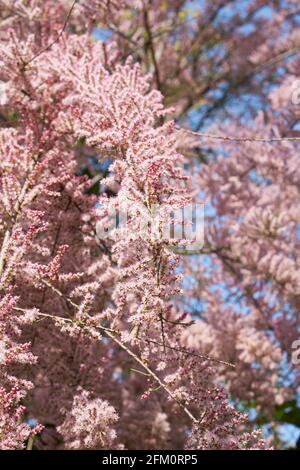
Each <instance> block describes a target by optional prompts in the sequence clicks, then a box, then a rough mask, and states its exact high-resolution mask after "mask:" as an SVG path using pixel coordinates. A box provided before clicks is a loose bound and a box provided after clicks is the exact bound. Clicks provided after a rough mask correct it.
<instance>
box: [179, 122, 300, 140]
mask: <svg viewBox="0 0 300 470" xmlns="http://www.w3.org/2000/svg"><path fill="white" fill-rule="evenodd" d="M175 128H176V129H177V130H178V131H184V132H186V133H187V134H190V135H194V136H196V137H200V138H205V139H214V140H223V141H230V142H263V143H272V142H299V141H300V137H270V138H267V137H265V138H263V137H262V138H260V137H258V138H256V137H232V136H226V135H216V134H209V133H206V132H195V131H192V130H190V129H184V128H182V127H179V126H175Z"/></svg>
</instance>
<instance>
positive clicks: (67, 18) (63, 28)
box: [24, 0, 77, 67]
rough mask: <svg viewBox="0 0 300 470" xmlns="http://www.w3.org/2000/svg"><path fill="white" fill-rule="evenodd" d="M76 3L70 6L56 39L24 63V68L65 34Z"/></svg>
mask: <svg viewBox="0 0 300 470" xmlns="http://www.w3.org/2000/svg"><path fill="white" fill-rule="evenodd" d="M76 3H77V0H74V1H73V3H72V6H71V8H70V10H69V12H68V14H67V16H66V19H65V22H64V24H63V27H62V29H61V30H60V32H59V33H58V35H57V36H56V38H55V39H54V40H53V41H52V42H51V43H50V44H48V46H46V47H44V49H41V50H40V51H39V52H37V53H36V54H35V55H34V56H33V57H31V59H29V60H28V61H27V62H25V63H24V67H27V65H29V64H30V63H31V62H33V61H34V60H35V59H36V58H37V57H39V56H40V55H42V54H43V53H44V52H47V51H48V50H49V49H51V47H52V46H54V44H56V43H57V42H58V41H59V40H60V38H61V37H62V35H63V33H64V32H65V29H66V27H67V24H68V22H69V19H70V17H71V14H72V11H73V9H74V7H75V4H76Z"/></svg>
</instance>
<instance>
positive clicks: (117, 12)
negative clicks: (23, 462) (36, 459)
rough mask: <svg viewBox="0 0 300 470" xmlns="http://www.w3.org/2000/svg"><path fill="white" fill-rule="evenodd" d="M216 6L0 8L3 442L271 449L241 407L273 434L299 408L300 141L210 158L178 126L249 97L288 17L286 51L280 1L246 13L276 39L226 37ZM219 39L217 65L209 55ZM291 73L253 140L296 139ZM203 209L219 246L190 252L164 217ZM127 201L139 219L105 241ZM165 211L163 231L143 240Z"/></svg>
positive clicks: (235, 129) (219, 152) (10, 445)
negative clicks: (281, 411) (193, 206)
mask: <svg viewBox="0 0 300 470" xmlns="http://www.w3.org/2000/svg"><path fill="white" fill-rule="evenodd" d="M207 3H209V4H210V5H208V4H207V5H205V7H204V8H205V10H204V13H201V14H200V13H199V12H198V13H199V14H195V15H194V16H193V15H191V16H189V13H188V11H186V10H185V2H184V1H180V0H178V1H174V2H173V1H172V2H163V1H162V0H155V1H153V2H150V1H146V0H145V1H133V2H130V1H128V0H126V1H122V2H121V1H120V2H119V1H118V2H114V1H96V0H95V1H89V2H86V1H77V2H72V1H67V0H65V1H63V0H61V1H54V0H47V1H45V0H44V1H40V0H18V1H12V0H0V122H1V128H0V296H1V300H0V379H1V381H0V448H1V449H22V448H26V447H27V448H31V447H32V446H34V448H37V449H136V448H143V449H165V448H166V449H170V448H171V449H181V448H186V449H249V448H251V449H263V448H266V447H268V444H266V442H265V441H264V440H263V439H262V437H261V432H260V431H259V430H257V427H256V423H255V422H254V423H250V422H249V420H248V418H247V415H246V411H247V410H248V409H249V407H251V404H253V405H252V406H253V407H255V408H256V410H257V413H262V414H263V415H264V417H266V419H268V420H269V422H270V421H272V419H273V418H272V416H273V412H274V407H275V406H276V405H278V404H282V403H284V402H285V401H286V400H292V399H293V398H294V397H295V393H296V391H297V386H298V384H299V382H298V381H299V375H298V374H297V371H296V370H293V371H292V374H293V383H291V381H290V380H289V383H288V384H287V382H288V381H287V378H286V377H285V376H284V373H285V370H286V368H285V367H284V365H285V363H287V362H289V361H290V359H291V352H292V350H291V347H292V342H293V341H294V340H295V339H297V338H298V331H297V329H298V324H299V319H298V316H297V311H298V306H299V279H300V275H299V256H298V255H297V251H298V245H299V240H298V237H297V227H298V223H299V222H298V220H299V207H298V203H297V197H298V192H299V176H298V157H297V153H296V144H294V143H290V142H289V143H286V142H285V143H280V144H279V145H278V146H277V147H276V150H274V147H273V146H272V145H271V144H264V145H262V144H260V143H249V144H244V143H239V144H236V143H231V142H229V143H226V145H225V144H224V145H223V144H222V148H218V146H217V145H216V142H214V141H209V140H208V141H207V142H206V143H205V148H204V146H203V150H202V148H201V149H199V140H198V139H197V137H195V136H188V135H187V134H186V133H185V132H183V131H180V132H178V125H177V123H176V125H175V123H174V122H173V121H171V120H170V116H171V115H172V113H173V116H175V117H176V119H177V121H178V122H180V123H185V124H186V122H185V120H186V116H187V114H186V113H187V112H188V111H191V110H192V108H196V107H197V106H200V105H201V99H203V100H204V102H205V106H206V105H207V106H206V108H205V109H204V110H203V109H202V108H201V109H200V111H201V112H200V114H201V113H202V118H201V119H202V121H203V122H206V119H208V118H210V117H211V116H213V115H214V113H216V115H217V113H218V112H219V107H220V106H221V105H220V103H219V101H218V100H217V101H218V103H216V102H214V97H213V91H216V90H217V89H218V87H219V86H220V84H222V83H225V82H226V83H227V86H228V89H227V91H228V94H230V93H233V89H234V90H235V91H234V93H236V94H237V95H238V94H239V93H240V92H241V90H242V89H243V86H244V84H243V80H246V79H247V76H248V78H249V82H247V83H248V85H247V83H246V84H245V87H247V86H248V87H250V89H251V87H253V81H255V77H254V75H253V76H251V77H249V73H250V70H251V67H260V66H261V65H262V64H263V63H265V61H269V60H270V57H269V50H270V49H268V50H266V47H265V48H264V47H258V46H259V44H261V42H262V41H263V39H264V38H265V35H266V36H268V41H269V43H270V44H271V46H272V44H273V42H274V40H275V36H276V34H277V27H278V23H279V18H281V19H282V25H281V28H282V34H284V33H286V37H285V39H284V41H283V42H282V44H281V45H280V46H278V47H277V48H276V54H278V55H279V56H280V55H282V54H283V55H284V54H286V51H287V49H289V48H293V47H294V43H295V41H296V40H297V37H296V36H297V34H295V33H293V34H291V35H288V33H287V32H286V31H288V29H286V30H285V24H284V22H283V19H285V15H287V14H288V13H287V11H286V10H285V8H281V7H277V3H278V2H270V3H271V4H272V6H274V8H275V12H276V15H274V17H273V18H272V19H270V20H266V19H264V20H263V19H261V18H258V19H257V18H256V17H255V12H256V11H257V10H258V9H259V8H260V7H261V6H262V4H263V3H264V2H261V1H259V0H256V1H253V2H249V6H248V7H247V12H246V18H247V19H253V21H254V26H255V28H259V27H260V26H261V23H262V22H263V23H264V24H265V26H266V27H265V30H264V31H263V30H262V29H260V31H261V36H260V37H256V36H255V34H253V35H252V34H251V38H248V40H247V41H246V40H244V39H242V36H241V38H240V39H241V40H240V41H239V40H238V39H239V34H240V33H239V27H240V19H239V17H238V14H236V15H233V18H232V19H230V20H228V21H231V22H232V24H231V25H230V24H223V23H222V22H221V23H220V24H219V25H218V27H217V26H215V24H214V21H215V18H217V16H218V14H219V12H220V11H221V10H222V8H223V6H224V5H223V4H224V2H222V1H218V2H207ZM212 3H214V4H215V5H214V7H213V6H212ZM225 3H226V2H225ZM291 3H293V2H291ZM276 8H277V10H276ZM245 21H246V20H245ZM201 22H202V23H201ZM203 22H204V23H207V24H208V25H209V27H208V28H207V29H206V30H205V28H200V26H201V24H202V26H203ZM95 25H98V26H99V27H102V28H106V29H108V30H109V32H110V35H109V39H108V40H105V41H101V40H97V41H96V40H94V38H93V34H94V35H95V30H94V29H93V28H94V26H95ZM230 26H231V28H232V30H233V31H234V33H232V35H231V36H230ZM218 28H219V29H218ZM100 31H101V29H100ZM96 32H97V30H96ZM217 33H218V35H217ZM178 38H182V39H181V41H179V42H178ZM220 38H221V39H220ZM222 38H223V39H222ZM222 40H223V45H224V48H223V51H221V52H220V50H219V51H216V53H215V55H214V57H212V56H213V54H210V52H209V50H208V51H206V52H205V53H204V52H203V51H202V49H201V47H202V46H201V44H202V43H203V44H207V47H208V49H209V48H210V47H211V48H212V49H213V46H212V45H211V44H213V41H215V43H218V41H222ZM235 47H237V50H234V52H233V53H232V55H230V57H228V60H227V61H225V62H224V60H223V59H224V57H225V58H226V57H227V53H228V54H229V50H231V49H234V48H235ZM247 48H248V49H247ZM254 48H255V53H251V50H254ZM203 49H205V46H203ZM277 49H278V50H277ZM202 52H203V55H202ZM222 55H223V57H222ZM245 57H247V58H248V59H249V60H248V59H247V64H245V62H246V61H244V58H245ZM254 64H255V65H254ZM271 68H272V67H271ZM232 70H236V71H237V72H236V77H237V78H236V79H235V80H234V79H233V77H231V78H230V77H229V78H228V76H229V75H230V73H229V72H230V71H232ZM299 72H300V70H299V61H298V62H297V60H292V61H291V62H290V63H289V71H288V73H289V75H290V76H296V75H297V73H299ZM247 74H248V75H247ZM250 75H251V73H250ZM262 75H264V78H266V79H268V80H269V81H270V83H271V81H273V74H272V70H271V72H270V75H268V72H265V71H263V72H262ZM212 76H213V77H214V78H213V79H212V78H211V77H212ZM199 77H200V78H201V77H202V78H201V79H200V78H199ZM209 77H210V78H211V80H210V78H209ZM288 80H289V79H288V77H285V81H284V83H283V84H282V86H281V87H279V88H277V89H276V90H275V91H274V90H273V91H272V93H271V94H270V98H269V105H268V111H267V112H266V113H264V114H262V113H261V114H260V115H258V117H256V118H255V119H253V126H254V127H255V132H256V133H261V134H262V135H263V136H272V135H276V136H280V135H288V129H289V127H290V123H291V122H293V123H294V122H295V121H296V120H297V119H298V117H297V109H296V108H295V109H294V110H290V111H289V112H288V111H287V110H286V109H285V108H284V106H283V103H284V101H285V97H286V93H287V92H286V87H287V86H288V83H289V81H288ZM253 93H255V88H254V91H253ZM257 93H258V92H257ZM258 94H259V93H258ZM164 96H165V98H164ZM226 99H227V94H226V96H224V97H223V101H224V100H225V101H226ZM164 100H165V101H164ZM165 103H166V105H167V106H169V105H170V106H174V108H173V107H172V108H168V107H166V106H165ZM200 107H201V106H200ZM202 121H201V122H202ZM200 125H201V123H198V126H200ZM215 132H218V133H219V134H224V135H226V134H234V135H236V136H237V137H238V136H239V135H241V136H245V135H249V136H250V137H251V136H252V135H253V128H243V129H241V127H240V126H238V125H236V124H234V123H233V122H232V121H231V120H229V123H228V125H226V124H224V125H223V126H222V127H220V126H219V127H218V128H217V130H215ZM205 149H206V150H207V154H208V155H212V157H211V158H209V159H208V160H207V159H206V157H203V154H202V152H204V151H205ZM224 153H225V154H226V155H225V157H224ZM282 156H284V158H282ZM200 191H201V193H200ZM203 195H204V196H203ZM203 197H205V198H206V201H207V202H208V204H209V205H210V213H209V216H208V217H207V227H206V241H205V245H204V247H203V250H202V251H200V252H199V253H197V254H195V255H192V256H191V257H185V256H182V247H183V246H185V244H186V241H185V240H183V239H175V237H174V238H172V236H170V237H169V239H166V237H165V233H163V230H162V228H161V225H160V221H161V219H162V218H163V217H167V214H168V213H169V212H171V211H172V210H173V211H174V210H179V211H180V210H181V209H183V208H184V207H186V206H187V205H188V204H190V203H191V202H192V201H197V200H198V198H201V201H202V199H203ZM201 201H200V202H201ZM128 206H129V207H130V217H129V220H128V222H129V223H128V225H127V226H126V227H120V228H119V229H118V230H111V231H110V232H109V233H108V234H107V235H106V236H105V237H102V236H101V233H103V231H104V232H105V228H106V227H107V224H109V220H110V219H109V216H110V214H111V213H112V212H114V211H115V210H116V209H120V210H121V211H122V210H124V211H125V210H127V208H128ZM153 208H156V210H158V214H159V216H158V218H157V224H158V230H157V233H156V234H155V235H154V234H153V232H151V230H149V227H148V225H147V224H146V229H145V230H144V231H143V232H142V233H141V232H140V231H139V230H138V227H139V223H140V221H141V220H148V218H149V217H150V218H151V217H153V216H154V215H155V214H154V213H153ZM183 238H184V237H183ZM183 251H184V250H183ZM207 257H210V262H207V259H206V258H207ZM224 286H225V287H224ZM225 290H226V293H227V295H228V296H229V298H228V299H225V298H224V296H225V294H224V291H225ZM200 309H203V311H201V312H200ZM289 372H290V371H289ZM285 379H286V380H285ZM283 384H284V385H283ZM238 410H239V411H238ZM241 410H242V411H241ZM32 423H34V424H33V426H31V427H30V426H29V425H31V424H32ZM141 423H143V425H142V426H141ZM252 424H253V426H252Z"/></svg>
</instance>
